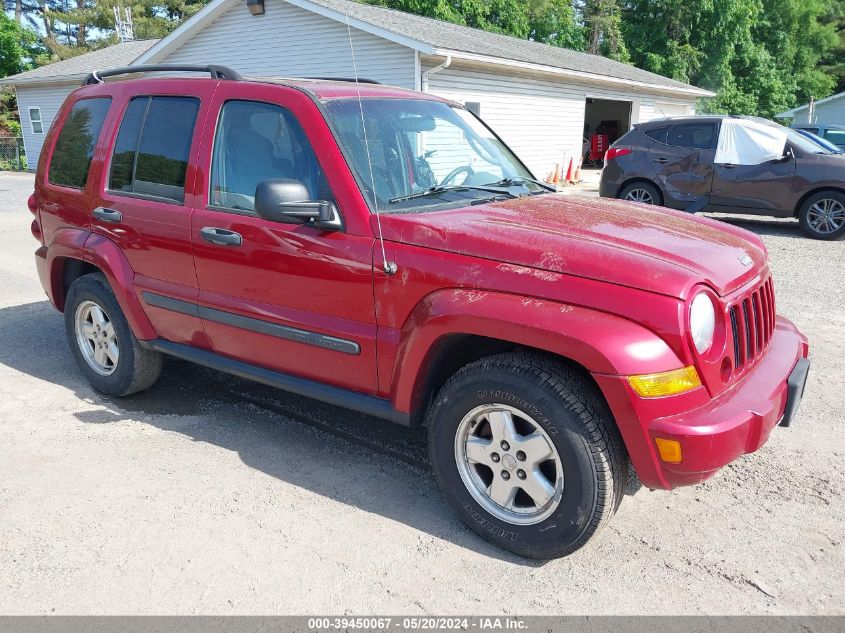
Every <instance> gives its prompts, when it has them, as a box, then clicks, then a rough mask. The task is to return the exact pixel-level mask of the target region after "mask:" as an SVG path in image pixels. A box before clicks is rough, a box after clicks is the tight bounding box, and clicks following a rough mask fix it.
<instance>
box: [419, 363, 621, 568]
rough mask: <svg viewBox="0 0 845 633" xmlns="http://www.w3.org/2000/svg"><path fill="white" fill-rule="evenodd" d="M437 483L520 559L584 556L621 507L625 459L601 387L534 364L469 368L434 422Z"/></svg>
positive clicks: (444, 397)
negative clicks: (584, 548)
mask: <svg viewBox="0 0 845 633" xmlns="http://www.w3.org/2000/svg"><path fill="white" fill-rule="evenodd" d="M428 421H429V425H430V436H429V441H430V450H431V459H432V464H433V467H434V472H435V476H436V477H437V480H438V483H439V484H440V487H441V489H442V490H443V493H444V495H445V496H446V499H447V500H448V502H449V504H450V505H451V506H452V507H453V508H454V509H455V510H456V511H457V513H458V514H459V515H460V516H461V518H462V519H463V520H464V521H465V522H466V523H467V525H469V527H470V528H472V529H473V530H474V531H475V532H477V533H478V534H480V535H481V536H482V537H484V538H486V539H487V540H489V541H491V542H493V543H495V544H497V545H499V546H500V547H503V548H505V549H507V550H510V551H512V552H514V553H516V554H519V555H522V556H527V557H530V558H539V559H550V558H557V557H560V556H565V555H567V554H570V553H572V552H574V551H575V550H577V549H579V548H580V547H582V546H583V545H585V544H586V543H587V541H588V540H589V539H590V538H591V537H592V536H593V535H595V534H596V533H597V532H598V531H599V530H600V529H601V527H603V525H604V524H605V523H606V522H607V520H608V519H609V518H610V517H611V516H612V515H613V514H614V512H615V511H616V508H617V507H618V505H619V503H620V501H621V499H622V495H623V490H624V484H625V481H626V478H627V458H626V456H625V452H624V448H623V446H622V442H621V438H620V437H619V434H618V430H617V429H616V427H615V425H614V422H613V419H612V417H611V415H610V412H609V410H608V408H607V405H606V403H605V402H604V400H603V398H602V397H601V394H600V393H598V391H597V388H596V387H595V385H593V384H591V383H590V382H588V380H587V379H585V378H584V377H582V376H581V375H580V374H579V373H578V372H577V371H575V370H573V369H571V368H569V367H567V366H565V365H563V364H559V363H556V362H553V361H548V360H545V359H543V358H540V357H537V356H533V355H528V354H502V355H498V356H493V357H490V358H485V359H482V360H480V361H478V362H476V363H473V364H471V365H468V366H466V367H464V368H463V369H462V370H461V371H459V372H458V373H457V374H455V376H453V377H452V378H451V379H450V380H449V381H448V382H447V383H446V385H445V386H444V387H443V388H442V389H441V390H440V392H439V394H438V395H437V398H436V400H435V402H434V404H433V405H432V408H431V410H430V412H429V417H428Z"/></svg>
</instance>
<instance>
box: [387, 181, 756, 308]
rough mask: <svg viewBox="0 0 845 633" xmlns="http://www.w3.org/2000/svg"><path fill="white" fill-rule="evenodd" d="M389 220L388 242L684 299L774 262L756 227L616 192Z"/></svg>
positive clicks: (733, 283) (734, 283) (727, 287)
mask: <svg viewBox="0 0 845 633" xmlns="http://www.w3.org/2000/svg"><path fill="white" fill-rule="evenodd" d="M381 225H382V231H383V234H384V237H385V239H386V240H388V241H395V242H401V243H404V244H413V245H416V246H421V247H424V248H431V249H436V250H441V251H448V252H451V253H458V254H462V255H468V256H471V257H483V258H485V259H491V260H495V261H500V262H506V263H509V264H515V265H520V266H530V267H533V268H538V269H542V270H549V271H554V272H558V273H563V274H569V275H577V276H579V277H588V278H591V279H597V280H600V281H606V282H610V283H615V284H621V285H625V286H630V287H634V288H640V289H643V290H648V291H651V292H657V293H661V294H665V295H671V296H673V297H679V298H683V297H684V296H685V293H686V291H687V290H688V289H689V288H690V286H691V285H692V284H694V283H698V282H702V281H703V282H706V283H707V284H709V285H710V286H711V287H712V288H713V289H714V290H716V291H717V292H718V293H719V294H722V295H723V294H727V293H730V292H732V291H733V290H736V289H737V288H739V287H740V286H742V285H744V284H745V283H747V282H748V281H750V280H751V279H753V278H754V276H755V275H757V273H758V272H759V271H760V269H762V268H764V267H765V266H766V250H765V247H764V246H763V243H762V241H761V240H760V238H759V237H757V236H756V235H754V234H753V233H750V232H748V231H745V230H743V229H739V228H737V227H734V226H731V225H729V224H724V223H721V222H717V221H715V220H710V219H707V218H700V217H696V216H693V215H689V214H684V213H680V212H676V211H670V210H668V209H663V208H660V207H648V206H645V205H640V204H635V203H628V202H621V201H617V200H607V199H595V198H581V197H571V196H566V197H564V196H556V195H542V196H534V197H525V198H519V199H514V200H507V201H503V202H495V203H489V204H482V205H478V206H473V207H467V208H463V209H450V210H445V211H427V212H421V213H406V214H392V215H382V216H381ZM749 259H750V260H751V261H750V263H748V260H749ZM743 261H744V262H746V263H743Z"/></svg>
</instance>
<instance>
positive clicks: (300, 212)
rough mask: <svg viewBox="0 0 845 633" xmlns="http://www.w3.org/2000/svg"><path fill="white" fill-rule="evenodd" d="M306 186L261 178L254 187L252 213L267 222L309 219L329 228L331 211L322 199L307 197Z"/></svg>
mask: <svg viewBox="0 0 845 633" xmlns="http://www.w3.org/2000/svg"><path fill="white" fill-rule="evenodd" d="M309 198H310V196H309V194H308V189H306V188H305V185H303V184H302V183H301V182H299V181H298V180H290V179H287V178H278V179H274V180H264V181H262V182H260V183H258V186H257V187H256V188H255V212H256V213H257V214H258V216H259V217H261V218H264V219H265V220H269V221H270V222H282V223H285V224H303V223H305V222H309V221H313V222H314V223H315V224H317V225H326V226H324V228H335V227H331V226H330V225H331V224H332V221H333V220H334V212H333V211H332V205H331V203H329V202H327V201H325V200H309Z"/></svg>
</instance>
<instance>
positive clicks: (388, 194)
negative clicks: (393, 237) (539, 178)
mask: <svg viewBox="0 0 845 633" xmlns="http://www.w3.org/2000/svg"><path fill="white" fill-rule="evenodd" d="M326 110H327V112H328V118H329V121H330V123H331V125H332V127H333V128H334V130H335V132H336V134H337V137H338V140H339V141H340V143H341V145H342V147H343V149H344V150H345V153H346V156H347V158H348V160H349V161H350V166H351V168H352V170H353V171H354V172H355V175H356V177H357V179H358V182H359V183H360V185H361V187H362V190H363V192H364V195H365V196H366V197H367V199H368V202H369V203H370V207H371V208H372V209H373V210H378V211H380V212H388V213H389V212H395V211H408V210H415V209H421V208H431V207H433V206H437V207H438V208H443V207H449V206H453V207H457V206H466V205H467V204H468V203H469V201H471V200H473V199H480V198H484V199H490V198H491V197H495V196H496V195H497V192H496V189H497V188H502V190H503V191H504V192H507V193H511V195H512V190H513V189H514V188H516V190H517V191H518V192H520V193H521V194H528V193H539V192H543V191H545V190H546V189H544V188H543V187H541V186H540V185H537V184H534V183H533V182H530V179H532V175H531V173H530V172H529V171H528V169H526V167H525V166H524V165H523V164H522V163H521V162H520V161H519V159H518V158H516V156H514V155H513V153H512V152H511V151H510V150H508V149H507V147H505V145H504V144H503V143H502V142H501V141H500V140H499V139H498V138H497V137H496V135H495V134H494V133H493V132H492V131H491V130H490V129H489V128H488V127H487V126H485V125H484V124H483V123H481V122H480V121H479V120H478V119H476V118H475V117H474V116H473V115H472V114H471V113H470V112H468V111H467V110H464V109H462V108H458V107H453V106H450V105H449V104H446V103H442V102H439V101H430V100H422V99H420V100H417V99H363V100H361V101H360V102H359V101H358V99H339V100H336V101H330V102H329V103H328V104H327V105H326ZM362 110H363V120H364V121H366V132H367V133H366V136H365V135H364V132H363V130H362V125H361V120H362ZM368 150H369V151H368ZM370 165H372V172H371V171H370ZM522 179H525V180H522ZM498 195H501V193H499V194H498Z"/></svg>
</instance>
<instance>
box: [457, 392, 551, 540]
mask: <svg viewBox="0 0 845 633" xmlns="http://www.w3.org/2000/svg"><path fill="white" fill-rule="evenodd" d="M455 463H456V464H457V466H458V472H459V473H460V475H461V480H462V481H463V483H464V485H465V486H466V488H467V490H468V491H469V493H470V494H471V495H472V497H473V499H475V501H477V502H478V504H479V505H481V507H483V508H484V509H485V510H486V511H487V512H489V513H490V514H492V515H493V516H494V517H496V518H497V519H499V520H501V521H504V522H506V523H510V524H514V525H533V524H535V523H540V522H541V521H543V520H545V519H546V518H548V517H549V516H551V515H552V514H553V513H554V512H555V510H556V509H557V507H558V505H560V500H561V497H562V496H563V463H562V461H561V459H560V455H559V454H558V451H557V449H556V448H555V445H554V443H553V442H552V441H551V438H550V437H549V436H548V434H547V433H546V431H545V430H543V427H541V426H540V425H539V424H538V423H537V422H536V421H535V420H534V419H533V418H532V417H531V416H529V415H527V414H525V413H523V412H522V411H519V410H518V409H515V408H513V407H510V406H508V405H504V404H485V405H481V406H479V407H476V408H475V409H473V410H472V411H470V412H469V413H467V414H466V415H465V416H464V418H463V419H462V420H461V423H460V424H459V425H458V430H457V433H456V435H455Z"/></svg>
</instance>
